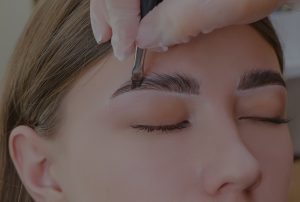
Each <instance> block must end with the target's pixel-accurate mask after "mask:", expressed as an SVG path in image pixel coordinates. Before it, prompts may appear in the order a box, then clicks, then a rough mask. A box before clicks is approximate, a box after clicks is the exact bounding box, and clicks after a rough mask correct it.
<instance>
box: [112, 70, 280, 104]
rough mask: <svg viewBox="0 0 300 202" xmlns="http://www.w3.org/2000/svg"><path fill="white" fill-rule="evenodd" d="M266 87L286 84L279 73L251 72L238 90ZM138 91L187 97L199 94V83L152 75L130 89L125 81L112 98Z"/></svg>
mask: <svg viewBox="0 0 300 202" xmlns="http://www.w3.org/2000/svg"><path fill="white" fill-rule="evenodd" d="M268 85H280V86H283V87H285V88H286V83H285V81H284V80H283V78H282V76H281V74H280V73H278V72H275V71H272V70H253V71H250V72H246V73H245V74H243V75H242V76H241V79H240V81H239V84H238V88H237V89H238V90H248V89H252V88H258V87H263V86H268ZM140 90H156V91H165V92H175V93H180V94H188V95H199V94H200V83H199V82H198V81H197V79H195V78H193V77H191V76H187V75H185V74H183V73H177V74H172V75H169V74H157V73H152V74H150V75H148V76H147V77H145V78H144V80H143V83H142V85H141V86H140V87H138V88H134V89H132V82H131V80H130V81H127V82H126V83H124V84H123V85H122V86H121V87H120V88H119V89H117V90H116V91H115V92H114V93H113V95H112V96H111V97H112V98H114V97H117V96H119V95H121V94H124V93H127V92H133V91H140Z"/></svg>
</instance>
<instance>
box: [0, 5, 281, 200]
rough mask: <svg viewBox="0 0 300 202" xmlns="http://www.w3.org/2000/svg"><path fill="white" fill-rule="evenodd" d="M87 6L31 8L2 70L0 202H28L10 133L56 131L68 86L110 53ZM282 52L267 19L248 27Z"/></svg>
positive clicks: (108, 45)
mask: <svg viewBox="0 0 300 202" xmlns="http://www.w3.org/2000/svg"><path fill="white" fill-rule="evenodd" d="M89 2H90V1H89V0H43V1H41V2H39V4H38V5H37V7H36V8H35V10H34V12H33V14H32V16H31V18H30V20H29V22H28V24H27V26H26V28H25V30H24V32H23V34H22V35H21V37H20V39H19V42H18V44H17V46H16V48H15V51H14V53H13V55H12V57H11V61H10V63H9V65H8V68H7V74H6V77H5V83H4V85H3V86H4V88H3V92H2V96H1V113H0V165H1V168H0V201H3V202H16V201H17V202H19V201H21V202H32V201H33V200H32V198H31V197H30V195H29V194H28V193H27V192H26V190H25V189H24V188H23V185H22V183H21V180H20V178H19V177H18V174H17V172H16V170H15V168H14V165H13V163H12V161H11V159H10V156H9V152H8V140H9V135H10V132H11V131H12V129H14V128H15V127H17V126H18V125H27V126H30V127H32V128H33V129H35V130H36V131H37V132H38V134H40V135H42V136H45V137H50V136H52V135H54V134H55V131H56V130H57V129H58V128H59V123H60V121H59V119H60V118H61V117H60V116H59V104H60V101H61V100H62V98H63V97H64V95H65V94H66V93H67V91H68V90H69V89H70V88H71V87H72V84H73V83H74V82H75V81H76V79H77V78H79V77H80V75H82V74H83V73H84V72H86V71H87V70H88V69H89V68H90V67H91V66H92V64H93V63H94V62H97V61H99V60H101V59H102V58H104V57H106V56H107V55H108V54H110V53H111V45H110V42H107V43H104V44H101V45H98V44H97V43H96V41H95V40H94V37H93V35H92V30H91V25H90V14H89ZM253 26H254V28H255V29H256V30H258V31H259V33H261V34H262V36H263V37H265V39H266V40H268V41H269V43H270V44H271V45H272V46H273V47H274V50H275V51H276V53H277V55H278V59H279V61H280V64H281V66H282V65H283V61H282V51H281V47H280V43H279V41H278V39H277V36H276V34H275V32H274V30H273V27H272V26H271V24H270V22H269V21H268V20H267V19H264V20H262V21H260V22H258V23H254V24H253Z"/></svg>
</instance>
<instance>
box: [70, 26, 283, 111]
mask: <svg viewBox="0 0 300 202" xmlns="http://www.w3.org/2000/svg"><path fill="white" fill-rule="evenodd" d="M133 62H134V56H133V55H132V56H131V57H130V58H128V59H127V60H126V61H124V62H119V61H118V60H116V59H115V58H114V57H113V56H112V55H110V56H109V57H107V58H106V59H104V60H102V61H100V62H99V63H98V64H96V65H95V66H94V67H92V68H91V69H90V70H89V71H88V72H87V73H86V74H84V75H83V76H82V77H81V78H80V79H79V80H78V81H77V82H76V84H75V86H74V87H73V88H72V90H71V91H70V92H69V94H68V95H67V97H66V99H65V102H66V103H68V108H71V107H72V106H73V105H74V106H73V107H76V106H77V107H78V106H81V108H82V106H84V105H87V106H95V104H97V105H96V106H98V107H99V108H100V106H103V107H104V105H105V103H108V102H109V99H110V97H111V95H112V94H113V93H114V91H115V90H116V89H118V88H119V87H120V86H121V85H122V84H123V83H124V82H126V81H128V80H129V79H130V76H131V71H132V65H133ZM251 69H264V70H275V71H278V72H279V70H280V67H279V63H278V60H277V57H276V54H275V51H274V50H273V48H272V47H271V45H270V44H268V43H267V42H266V41H265V40H264V39H263V38H262V37H261V36H260V34H259V33H258V32H257V31H256V30H254V29H253V28H252V27H250V26H248V25H243V26H232V27H227V28H224V29H220V30H216V31H214V32H212V33H210V34H203V35H199V36H198V37H196V38H194V39H193V40H192V41H191V42H190V43H188V44H183V45H178V46H175V47H172V48H170V50H169V51H167V52H166V53H153V52H147V55H146V61H145V70H146V72H145V73H146V74H150V73H152V72H155V73H164V74H171V73H178V72H182V73H185V74H188V75H192V76H193V77H195V78H196V79H197V78H198V79H199V80H201V82H202V83H203V84H204V85H207V86H209V85H210V84H212V83H214V87H215V88H216V89H219V90H220V89H222V88H224V89H226V88H227V89H233V87H234V86H235V85H236V83H237V79H238V78H239V77H240V76H241V75H242V74H243V73H244V72H245V71H249V70H251Z"/></svg>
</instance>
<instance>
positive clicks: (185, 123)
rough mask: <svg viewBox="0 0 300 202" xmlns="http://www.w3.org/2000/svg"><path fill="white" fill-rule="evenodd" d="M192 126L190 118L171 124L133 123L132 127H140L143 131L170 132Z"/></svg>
mask: <svg viewBox="0 0 300 202" xmlns="http://www.w3.org/2000/svg"><path fill="white" fill-rule="evenodd" d="M189 126H190V122H189V121H188V120H184V121H182V122H180V123H177V124H170V125H157V126H153V125H152V126H151V125H132V126H131V127H132V128H134V129H138V130H141V131H146V132H148V133H150V132H155V131H158V132H164V133H166V132H170V131H176V130H182V129H185V128H187V127H189Z"/></svg>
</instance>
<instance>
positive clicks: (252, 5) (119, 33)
mask: <svg viewBox="0 0 300 202" xmlns="http://www.w3.org/2000/svg"><path fill="white" fill-rule="evenodd" d="M283 2H284V0H164V1H163V2H162V3H160V4H159V5H158V6H157V7H156V8H154V9H153V10H152V11H151V12H149V13H148V15H146V16H145V17H144V18H143V19H142V21H141V22H140V17H139V13H140V0H91V21H92V28H93V32H94V35H95V38H96V40H97V41H98V42H99V43H100V42H105V41H107V40H109V39H112V46H113V49H114V53H115V56H116V57H117V58H118V59H120V60H123V59H125V58H126V57H128V55H129V54H130V53H132V51H133V50H134V47H135V45H136V44H137V45H138V46H139V47H141V48H148V49H149V48H150V49H153V50H161V51H165V50H167V47H169V46H172V45H175V44H180V43H185V42H188V41H189V40H190V39H191V37H194V36H197V35H198V34H199V33H208V32H211V31H212V30H214V29H217V28H221V27H225V26H228V25H236V24H247V23H251V22H255V21H257V20H259V19H261V18H263V17H265V16H267V15H268V14H270V13H271V12H272V11H273V10H274V9H275V8H277V7H278V6H279V5H280V4H282V3H283Z"/></svg>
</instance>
